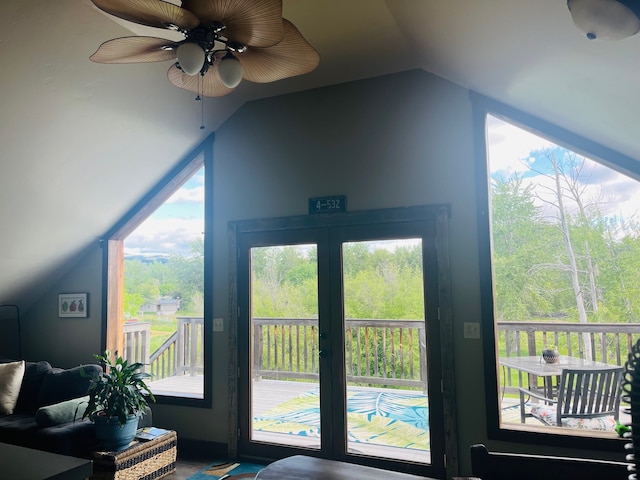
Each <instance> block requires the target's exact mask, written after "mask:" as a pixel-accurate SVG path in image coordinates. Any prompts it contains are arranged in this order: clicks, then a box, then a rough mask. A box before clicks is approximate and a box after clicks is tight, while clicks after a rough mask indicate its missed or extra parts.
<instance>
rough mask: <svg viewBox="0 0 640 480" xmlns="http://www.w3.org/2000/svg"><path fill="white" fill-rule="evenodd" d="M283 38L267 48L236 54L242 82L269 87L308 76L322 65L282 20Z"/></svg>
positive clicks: (307, 46)
mask: <svg viewBox="0 0 640 480" xmlns="http://www.w3.org/2000/svg"><path fill="white" fill-rule="evenodd" d="M282 21H283V24H284V38H283V39H282V41H281V42H280V43H278V44H277V45H274V46H273V47H268V48H247V51H246V52H244V53H238V54H236V57H237V58H238V60H240V63H241V64H242V70H243V73H242V78H244V79H245V80H249V81H250V82H257V83H267V82H275V81H276V80H282V79H283V78H287V77H294V76H296V75H302V74H303V73H309V72H310V71H312V70H314V69H315V68H316V67H317V66H318V64H319V63H320V55H319V54H318V52H317V51H316V49H315V48H313V47H312V46H311V45H310V44H309V43H308V42H307V41H306V40H305V39H304V37H303V36H302V34H301V33H300V32H299V31H298V29H297V28H296V27H295V25H293V23H291V22H290V21H288V20H286V19H283V20H282Z"/></svg>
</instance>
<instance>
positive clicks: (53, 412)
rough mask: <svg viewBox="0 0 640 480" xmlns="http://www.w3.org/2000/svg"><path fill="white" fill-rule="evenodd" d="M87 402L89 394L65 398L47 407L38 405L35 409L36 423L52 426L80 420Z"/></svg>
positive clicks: (42, 425)
mask: <svg viewBox="0 0 640 480" xmlns="http://www.w3.org/2000/svg"><path fill="white" fill-rule="evenodd" d="M88 403H89V396H86V397H81V398H73V399H71V400H65V401H64V402H60V403H56V404H54V405H49V406H48V407H40V408H39V409H38V410H37V411H36V423H37V424H38V425H39V426H41V427H53V426H54V425H61V424H63V423H70V422H73V421H75V420H81V419H82V415H83V414H84V411H85V410H86V409H87V405H88Z"/></svg>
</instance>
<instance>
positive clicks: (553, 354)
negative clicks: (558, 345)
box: [542, 348, 560, 363]
mask: <svg viewBox="0 0 640 480" xmlns="http://www.w3.org/2000/svg"><path fill="white" fill-rule="evenodd" d="M559 357H560V355H559V354H558V350H555V349H551V348H545V349H544V350H542V358H543V360H544V361H545V362H546V363H558V358H559Z"/></svg>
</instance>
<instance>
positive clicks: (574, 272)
mask: <svg viewBox="0 0 640 480" xmlns="http://www.w3.org/2000/svg"><path fill="white" fill-rule="evenodd" d="M551 163H552V164H553V172H554V176H555V181H556V196H557V198H558V215H559V216H560V225H561V228H562V235H563V238H564V245H565V247H566V249H567V256H568V257H569V267H570V268H569V273H570V275H571V285H572V286H573V293H574V295H575V298H576V307H577V308H578V318H579V320H580V323H587V311H586V309H585V308H584V297H583V295H582V289H581V288H580V279H579V278H578V265H577V263H576V257H575V254H574V252H573V245H572V244H571V236H570V235H569V225H568V223H567V217H566V214H565V208H564V198H563V195H562V188H561V185H560V175H559V172H558V163H557V161H556V156H555V153H553V154H552V158H551ZM582 339H583V343H584V358H588V359H592V358H593V356H592V352H593V349H592V346H591V336H590V335H589V334H588V333H584V334H583V336H582Z"/></svg>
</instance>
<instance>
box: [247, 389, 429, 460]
mask: <svg viewBox="0 0 640 480" xmlns="http://www.w3.org/2000/svg"><path fill="white" fill-rule="evenodd" d="M347 419H348V423H349V431H348V432H347V435H348V439H349V441H351V442H356V443H367V444H375V445H384V446H391V447H399V448H411V449H416V450H425V451H427V450H429V409H428V401H427V397H426V396H425V395H423V394H421V393H418V392H408V391H398V390H389V391H388V392H387V391H385V392H381V391H379V390H358V391H351V392H350V393H349V394H348V395H347ZM253 429H254V430H259V431H264V432H273V433H285V434H289V435H302V436H307V437H319V436H320V412H319V407H318V390H317V389H315V390H311V391H309V392H305V393H303V394H302V395H299V396H297V397H295V398H293V399H291V400H287V401H286V402H284V403H281V404H280V405H278V406H277V407H275V408H273V409H271V410H269V411H268V412H266V413H265V414H263V415H260V416H256V417H254V419H253Z"/></svg>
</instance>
